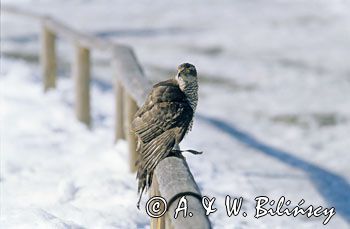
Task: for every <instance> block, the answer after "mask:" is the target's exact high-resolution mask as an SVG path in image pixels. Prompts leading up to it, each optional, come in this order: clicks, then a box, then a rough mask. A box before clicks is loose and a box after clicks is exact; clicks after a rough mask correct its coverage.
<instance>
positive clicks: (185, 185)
mask: <svg viewBox="0 0 350 229" xmlns="http://www.w3.org/2000/svg"><path fill="white" fill-rule="evenodd" d="M154 175H155V177H156V178H157V181H158V186H159V192H160V194H161V196H162V197H164V198H165V199H166V200H167V201H169V200H170V199H171V198H172V197H173V196H175V195H176V194H178V193H181V192H194V193H197V194H200V192H199V188H198V186H197V184H196V182H195V181H194V178H193V176H192V174H191V172H190V170H189V168H188V165H187V163H186V161H185V160H184V159H181V158H177V157H168V158H165V159H164V160H162V161H161V162H159V164H158V166H157V167H156V169H155V173H154ZM179 199H180V198H179ZM186 199H187V201H188V212H192V214H193V216H192V217H189V216H188V215H187V217H183V215H182V212H181V213H180V214H179V215H178V218H177V219H175V218H174V213H175V209H176V208H177V203H178V200H177V201H175V202H174V203H173V204H172V205H171V206H170V207H169V211H168V213H167V214H168V218H169V219H170V221H171V225H172V227H173V228H178V229H182V228H201V229H206V228H211V225H210V222H209V219H208V217H207V216H206V215H205V211H204V209H203V207H202V204H201V201H199V200H198V199H197V198H195V197H193V196H186Z"/></svg>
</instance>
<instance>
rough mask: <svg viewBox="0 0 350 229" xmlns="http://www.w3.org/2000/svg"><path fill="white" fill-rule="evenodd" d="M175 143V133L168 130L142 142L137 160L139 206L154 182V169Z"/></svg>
mask: <svg viewBox="0 0 350 229" xmlns="http://www.w3.org/2000/svg"><path fill="white" fill-rule="evenodd" d="M174 145H175V134H174V132H173V131H167V132H164V133H162V134H161V135H159V136H158V137H156V138H155V139H153V140H152V141H150V142H149V143H147V144H141V146H140V148H139V159H138V160H137V166H138V170H137V175H136V178H137V179H138V189H137V190H138V193H139V194H140V197H139V200H138V202H137V206H138V208H139V204H140V201H141V197H142V194H143V192H144V191H145V190H147V189H148V188H149V187H150V186H151V184H152V176H153V171H154V169H155V168H156V166H157V164H158V163H159V162H160V161H161V160H162V159H163V158H165V157H166V156H167V155H168V154H169V152H170V151H171V150H172V149H173V147H174Z"/></svg>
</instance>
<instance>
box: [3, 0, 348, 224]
mask: <svg viewBox="0 0 350 229" xmlns="http://www.w3.org/2000/svg"><path fill="white" fill-rule="evenodd" d="M2 3H8V4H18V5H19V6H21V7H23V8H26V9H29V10H33V11H36V12H44V13H48V14H50V15H54V16H55V17H56V18H58V19H60V20H62V21H64V22H66V23H67V24H70V25H72V26H74V27H75V28H78V29H79V30H83V31H87V32H89V33H93V34H95V35H98V36H101V37H104V38H108V39H113V40H118V41H122V42H125V43H128V44H131V45H133V46H134V47H135V50H136V53H137V54H138V57H139V59H140V62H141V63H142V64H143V65H144V66H145V70H146V73H147V74H148V75H149V77H150V78H152V79H153V80H160V79H165V78H167V77H170V76H171V74H172V73H173V72H174V70H175V68H176V65H178V64H179V63H182V62H185V61H189V62H191V63H194V64H195V65H196V67H197V68H198V72H199V74H200V76H199V77H200V80H201V84H200V103H199V107H198V115H197V117H196V121H195V125H194V128H193V131H192V132H191V133H190V135H188V136H187V137H186V139H185V141H184V143H183V148H194V149H198V150H202V151H204V154H203V155H201V156H192V155H189V156H188V157H187V158H188V162H189V165H190V167H191V170H192V172H193V174H194V176H195V178H196V181H197V182H198V184H199V186H200V188H201V191H202V193H203V194H205V195H207V196H210V197H214V196H215V197H217V201H216V207H218V209H219V210H218V212H216V213H214V214H212V215H211V220H212V222H213V225H214V226H215V228H296V227H298V228H323V227H325V228H348V227H349V222H350V194H349V193H350V184H349V183H350V166H349V164H350V155H349V153H348V151H349V148H350V141H349V139H350V96H349V91H350V80H349V74H350V65H349V61H348V60H349V57H350V54H349V50H350V14H349V13H348V12H349V10H350V4H349V2H348V1H344V0H331V1H329V0H328V1H326V0H319V1H306V0H305V1H302V0H300V1H282V0H279V1H277V0H274V1H239V0H236V1H191V3H189V2H187V1H176V2H175V1H160V0H159V1H148V2H147V1H146V2H141V1H139V2H131V1H121V0H118V1H107V0H102V1H97V0H90V1H83V0H74V1H71V0H70V1H53V0H45V1H44V0H42V1H30V0H22V1H19V0H16V1H14V0H8V1H5V0H4V1H2ZM34 24H35V23H34ZM34 24H33V22H30V21H28V20H26V19H23V18H19V17H13V16H10V15H3V14H2V15H1V51H2V52H3V55H2V59H1V78H0V87H1V92H0V93H1V94H0V95H1V99H2V102H1V110H0V111H1V113H0V115H1V132H2V136H1V139H2V140H1V147H2V148H1V225H0V226H5V228H25V226H27V228H37V227H38V226H42V228H55V227H59V228H60V227H61V228H69V226H70V225H73V226H74V225H75V226H77V227H79V226H80V227H85V228H109V227H111V228H133V227H139V228H142V227H145V226H147V225H148V218H147V217H146V215H145V213H144V212H139V211H137V210H136V207H135V201H136V193H135V192H136V191H135V186H136V184H135V180H134V175H133V174H130V173H129V172H128V170H127V166H126V164H127V162H126V161H127V160H126V159H127V154H126V152H125V146H124V143H123V142H121V143H119V144H117V145H116V146H113V144H112V142H113V138H112V136H113V133H112V130H113V128H112V126H113V122H112V117H113V106H112V104H113V95H112V90H111V89H110V88H109V87H105V86H103V85H104V84H101V83H97V82H96V81H94V83H93V96H92V98H93V118H94V127H93V129H92V131H88V130H86V129H85V128H84V126H82V125H81V124H78V123H77V122H76V121H75V119H74V114H73V109H72V106H73V100H72V93H73V90H72V88H71V86H72V85H71V82H70V80H69V79H67V76H69V68H70V67H69V62H70V58H71V53H72V47H71V46H70V45H69V44H68V43H65V42H63V41H61V40H60V41H59V46H58V51H59V55H60V70H59V75H60V76H61V78H62V79H60V80H59V84H58V90H57V91H52V92H50V93H48V94H47V95H44V94H43V93H42V91H41V84H40V71H39V70H38V66H37V47H38V42H37V41H38V37H37V34H38V27H35V26H33V25H34ZM93 54H94V56H93V57H94V63H95V64H94V69H93V77H94V78H95V79H99V80H104V81H106V82H109V81H110V79H111V73H110V70H109V68H108V63H107V58H108V56H107V55H105V54H103V53H93ZM14 57H22V58H24V59H25V60H26V61H27V62H28V61H29V62H30V63H31V64H28V63H27V62H23V61H18V60H14V59H13V58H14ZM226 195H231V196H243V197H244V198H245V201H246V202H245V205H244V208H245V210H246V211H247V213H248V216H247V217H246V218H244V217H242V216H237V217H231V218H229V217H227V215H226V212H225V209H224V204H223V203H224V198H225V196H226ZM259 195H266V196H268V197H270V198H272V199H275V200H277V199H278V198H279V197H280V196H282V195H284V196H285V197H286V198H287V199H290V200H291V201H292V205H296V204H297V203H298V202H299V201H300V200H301V199H305V201H306V203H305V204H304V206H308V205H309V204H314V205H316V206H318V205H322V206H325V207H326V206H327V207H335V208H336V212H337V213H336V215H335V216H334V217H333V218H332V219H331V221H330V223H329V224H328V225H327V226H323V225H322V221H323V220H324V217H320V218H310V219H308V218H306V217H302V216H301V217H297V218H293V217H268V216H267V217H264V218H260V219H254V218H253V215H254V212H253V211H254V198H255V197H256V196H259Z"/></svg>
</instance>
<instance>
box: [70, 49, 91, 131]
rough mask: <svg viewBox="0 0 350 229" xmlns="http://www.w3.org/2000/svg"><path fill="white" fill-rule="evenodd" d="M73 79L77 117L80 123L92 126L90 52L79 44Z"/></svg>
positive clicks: (76, 50)
mask: <svg viewBox="0 0 350 229" xmlns="http://www.w3.org/2000/svg"><path fill="white" fill-rule="evenodd" d="M73 78H74V81H75V113H76V116H77V118H78V120H79V121H81V122H83V123H85V124H86V125H88V126H90V122H91V117H90V50H89V49H87V48H84V47H81V46H80V45H79V44H77V45H76V47H75V59H74V66H73Z"/></svg>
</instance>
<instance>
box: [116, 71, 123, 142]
mask: <svg viewBox="0 0 350 229" xmlns="http://www.w3.org/2000/svg"><path fill="white" fill-rule="evenodd" d="M117 77H118V76H115V79H114V81H115V82H114V94H115V113H114V114H115V123H114V125H115V127H114V128H115V130H114V133H115V137H114V139H115V141H117V140H119V139H125V132H124V118H123V116H124V99H123V98H124V89H123V86H122V85H121V83H120V82H119V80H118V78H117Z"/></svg>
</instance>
